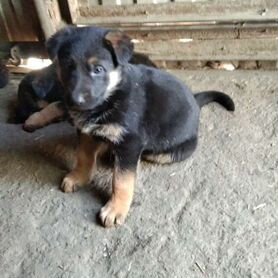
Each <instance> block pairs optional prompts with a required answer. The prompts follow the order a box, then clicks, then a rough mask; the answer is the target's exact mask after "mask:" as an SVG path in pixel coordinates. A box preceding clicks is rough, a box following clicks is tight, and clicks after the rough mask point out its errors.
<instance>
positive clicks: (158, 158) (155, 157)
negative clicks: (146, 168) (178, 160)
mask: <svg viewBox="0 0 278 278" xmlns="http://www.w3.org/2000/svg"><path fill="white" fill-rule="evenodd" d="M143 159H144V160H146V161H149V162H153V163H158V164H169V163H172V162H173V158H172V157H171V154H167V153H166V154H148V155H143Z"/></svg>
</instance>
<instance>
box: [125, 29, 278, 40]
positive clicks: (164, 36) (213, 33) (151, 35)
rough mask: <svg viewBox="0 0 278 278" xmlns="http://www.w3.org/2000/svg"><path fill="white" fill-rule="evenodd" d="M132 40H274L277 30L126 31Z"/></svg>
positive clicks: (277, 34)
mask: <svg viewBox="0 0 278 278" xmlns="http://www.w3.org/2000/svg"><path fill="white" fill-rule="evenodd" d="M126 33H127V34H128V35H129V36H130V37H131V38H133V39H136V40H139V41H140V40H145V41H157V40H162V41H163V40H164V41H165V40H167V41H169V40H172V39H186V38H191V39H194V40H213V39H239V38H241V39H244V38H275V37H277V36H278V30H277V28H265V27H263V28H256V29H254V28H249V29H240V28H234V29H233V28H232V29H227V30H224V31H223V29H211V30H210V29H208V30H161V31H136V30H134V31H126Z"/></svg>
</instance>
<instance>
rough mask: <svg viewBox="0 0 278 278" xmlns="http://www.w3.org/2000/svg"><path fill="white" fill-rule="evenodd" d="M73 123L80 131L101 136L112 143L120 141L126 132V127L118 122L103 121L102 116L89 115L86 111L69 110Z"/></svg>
mask: <svg viewBox="0 0 278 278" xmlns="http://www.w3.org/2000/svg"><path fill="white" fill-rule="evenodd" d="M70 116H71V119H72V121H73V124H74V126H75V127H76V128H78V129H79V130H80V131H81V132H82V133H85V134H88V135H92V136H98V137H102V138H104V139H106V140H108V141H110V142H112V143H114V144H117V143H120V142H121V141H122V140H123V137H124V135H125V134H126V129H125V128H124V127H123V126H122V125H120V124H118V123H109V122H107V123H105V122H103V118H104V116H102V117H96V118H93V117H90V116H89V115H86V112H84V113H82V112H75V111H70Z"/></svg>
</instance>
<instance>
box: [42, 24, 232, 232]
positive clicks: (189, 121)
mask: <svg viewBox="0 0 278 278" xmlns="http://www.w3.org/2000/svg"><path fill="white" fill-rule="evenodd" d="M47 47H48V49H49V51H50V53H52V55H55V56H56V57H57V61H58V64H59V69H58V75H59V77H60V80H61V82H62V84H63V86H64V89H65V94H66V105H67V109H68V110H69V113H70V115H71V117H72V119H73V122H74V125H75V126H76V128H77V129H78V130H79V131H80V144H79V149H78V154H77V165H76V167H75V168H74V169H73V170H72V171H71V172H70V173H69V174H68V175H67V176H66V177H65V178H64V180H63V182H62V190H64V191H65V192H72V191H75V190H76V189H77V187H78V186H83V185H84V184H87V183H89V182H90V181H91V179H92V176H93V174H94V172H95V171H96V161H97V158H98V157H99V156H100V155H102V154H103V153H104V152H105V151H106V150H107V149H110V150H112V151H113V154H114V156H115V162H114V164H115V165H114V173H113V184H112V186H113V193H112V196H111V199H110V200H109V201H108V203H107V204H106V205H105V206H104V207H103V208H102V209H101V211H100V219H101V221H102V223H103V225H104V226H106V227H111V226H113V225H115V224H122V223H123V222H124V219H125V218H126V216H127V214H128V211H129V208H130V205H131V202H132V198H133V190H134V184H135V180H136V168H137V164H138V162H139V160H140V158H143V159H146V160H148V161H152V162H158V163H172V162H178V161H182V160H184V159H186V158H188V157H189V156H190V155H191V154H192V153H193V152H194V150H195V148H196V145H197V136H198V125H199V116H200V108H201V107H202V106H203V105H205V104H207V103H209V102H211V101H216V102H219V103H220V104H221V105H223V106H224V107H225V108H226V109H227V110H230V111H233V110H234V103H233V101H232V99H231V98H230V97H229V96H227V95H225V94H223V93H220V92H214V91H211V92H203V93H199V94H197V95H195V96H194V95H193V94H192V92H191V91H190V89H189V88H188V87H187V86H185V85H184V84H183V83H182V82H181V81H179V80H178V79H176V78H175V77H174V76H172V75H171V74H169V73H167V72H164V71H161V70H158V69H155V68H151V67H147V66H143V65H132V64H130V63H128V61H129V60H130V57H131V56H132V53H133V44H132V43H131V41H130V39H129V37H127V36H126V35H125V34H124V33H122V32H120V31H111V30H106V29H100V28H94V27H83V28H66V29H64V30H61V31H59V32H58V33H56V34H55V35H54V36H53V37H52V38H50V39H49V41H48V43H47Z"/></svg>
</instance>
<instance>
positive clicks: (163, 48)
mask: <svg viewBox="0 0 278 278" xmlns="http://www.w3.org/2000/svg"><path fill="white" fill-rule="evenodd" d="M135 50H136V51H138V52H141V53H145V54H147V55H149V56H150V58H151V59H153V60H166V61H171V60H172V61H174V60H178V61H182V60H205V61H208V60H214V61H217V60H220V61H225V60H226V61H227V60H270V61H272V60H277V59H278V40H277V39H275V38H270V39H257V38H253V39H236V40H235V39H230V40H229V39H223V40H221V39H219V40H193V41H188V42H183V41H182V42H181V41H179V40H171V41H152V42H149V41H147V42H142V43H137V44H135Z"/></svg>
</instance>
